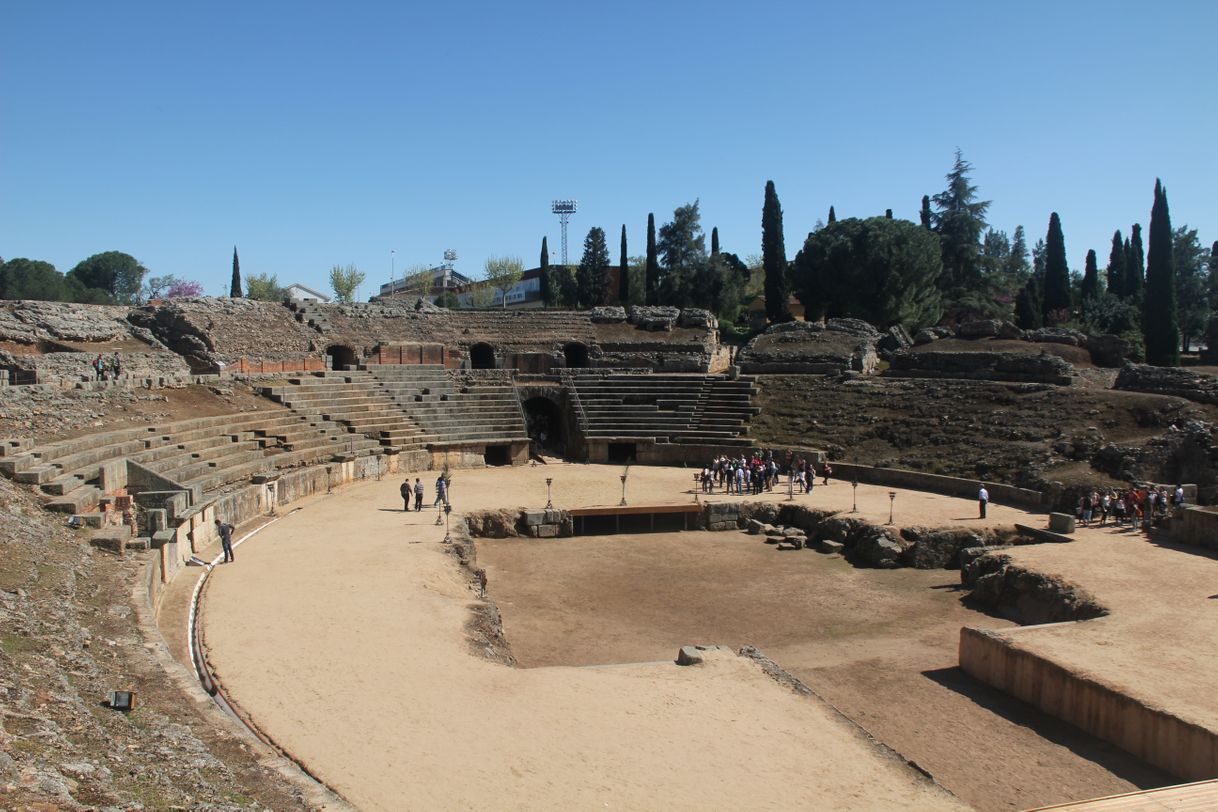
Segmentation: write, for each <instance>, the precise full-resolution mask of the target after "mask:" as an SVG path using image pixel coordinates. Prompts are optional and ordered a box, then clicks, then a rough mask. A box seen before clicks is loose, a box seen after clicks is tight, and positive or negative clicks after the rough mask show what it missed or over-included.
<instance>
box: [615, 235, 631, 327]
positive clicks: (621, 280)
mask: <svg viewBox="0 0 1218 812" xmlns="http://www.w3.org/2000/svg"><path fill="white" fill-rule="evenodd" d="M617 300H618V304H620V305H622V306H623V307H625V306H626V305H628V304H630V266H629V264H628V263H627V261H626V224H625V223H622V253H621V254H620V255H619V256H618V261H617Z"/></svg>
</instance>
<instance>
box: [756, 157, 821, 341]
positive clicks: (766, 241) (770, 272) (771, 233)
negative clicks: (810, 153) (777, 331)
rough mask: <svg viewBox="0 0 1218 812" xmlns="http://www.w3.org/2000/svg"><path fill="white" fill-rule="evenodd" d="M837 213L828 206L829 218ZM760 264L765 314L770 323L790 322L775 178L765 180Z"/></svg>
mask: <svg viewBox="0 0 1218 812" xmlns="http://www.w3.org/2000/svg"><path fill="white" fill-rule="evenodd" d="M835 219H837V218H836V216H835V215H834V213H833V207H832V206H830V207H829V221H830V222H833V221H834V220H835ZM761 267H762V268H763V269H764V271H765V315H766V318H767V319H769V321H770V322H772V323H777V322H780V321H789V320H790V318H791V314H790V311H788V310H787V297H788V296H789V295H790V287H789V283H788V281H787V248H786V243H785V242H784V240H783V237H782V204H781V203H779V202H778V193H777V192H776V191H775V190H774V181H772V180H767V181H766V183H765V203H764V204H763V205H762V207H761Z"/></svg>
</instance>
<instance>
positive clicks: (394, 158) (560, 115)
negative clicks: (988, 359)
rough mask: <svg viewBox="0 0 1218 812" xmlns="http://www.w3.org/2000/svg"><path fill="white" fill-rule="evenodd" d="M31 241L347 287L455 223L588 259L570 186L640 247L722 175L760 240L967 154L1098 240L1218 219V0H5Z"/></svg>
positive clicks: (982, 179) (898, 209)
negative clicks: (347, 269)
mask: <svg viewBox="0 0 1218 812" xmlns="http://www.w3.org/2000/svg"><path fill="white" fill-rule="evenodd" d="M0 31H3V32H4V43H3V46H2V47H0V111H2V115H3V118H2V121H0V256H3V257H5V258H6V259H7V258H12V257H20V256H26V257H30V258H34V259H45V260H48V261H50V262H52V263H54V265H55V266H56V267H57V268H59V269H60V270H61V271H65V272H66V271H67V270H70V269H71V268H72V266H73V265H75V264H76V263H77V262H78V261H80V260H81V259H83V258H84V257H86V256H88V255H90V254H93V253H97V252H100V251H107V250H119V251H125V252H127V253H130V254H133V255H134V256H136V257H137V258H139V259H140V260H141V261H142V262H144V264H145V265H147V266H148V268H149V269H150V270H151V271H152V272H153V273H155V274H169V273H171V274H174V275H177V276H180V277H184V278H188V279H195V280H198V281H200V282H202V283H203V284H204V286H205V288H206V290H207V292H208V293H212V294H222V293H227V290H228V279H229V273H230V260H231V256H232V249H233V245H234V244H235V245H237V247H238V249H239V251H240V256H241V267H242V271H243V272H244V273H246V274H250V273H274V274H277V275H278V277H279V280H280V281H281V282H283V283H287V282H294V281H299V282H303V283H305V284H307V285H310V286H312V287H316V288H319V289H323V290H328V271H329V268H330V266H331V265H333V264H335V263H341V264H346V263H355V264H356V265H357V266H359V268H360V269H362V270H364V271H365V272H366V273H367V274H368V282H367V283H365V285H364V287H363V289H362V291H361V292H362V294H363V295H364V296H365V297H366V296H367V295H368V294H369V293H371V292H373V290H374V283H380V282H383V281H386V280H387V278H388V276H389V272H390V264H391V261H390V251H391V250H393V251H395V252H396V255H395V263H396V267H397V271H398V273H399V274H400V273H401V271H402V269H403V267H408V266H412V265H418V264H423V263H435V262H438V261H439V260H440V258H441V254H442V252H443V251H444V249H446V248H454V249H456V250H457V251H458V252H459V254H460V257H461V258H460V261H459V262H458V263H457V268H458V270H461V271H463V272H465V273H469V274H471V275H474V276H478V275H480V273H481V267H482V263H483V261H484V260H485V259H486V257H488V256H491V255H503V254H507V255H516V256H520V257H521V258H522V259H523V260H524V261H525V263H526V267H527V266H532V265H534V264H536V261H537V256H538V252H539V248H540V243H541V238H542V236H543V235H545V236H548V237H549V243H550V256H551V258H552V260H554V261H557V259H558V254H559V245H558V243H559V228H558V221H557V218H556V217H555V216H554V215H552V214H551V213H550V201H551V200H552V199H554V198H566V197H570V198H576V199H578V200H579V204H580V208H579V213H578V214H576V215H575V216H574V217H573V219H572V221H571V229H570V241H571V252H570V253H571V255H572V257H571V258H572V261H577V260H578V257H579V254H580V253H581V246H582V241H583V237H584V235H585V234H586V232H587V230H588V228H589V227H591V226H594V225H599V226H601V227H603V228H604V229H605V231H606V232H607V233H608V235H609V243H610V246H611V253H612V255H613V258H614V259H615V260H616V257H617V235H618V229H619V228H620V227H621V225H622V224H623V223H625V224H626V226H627V230H628V233H629V238H630V253H631V254H641V253H643V244H644V236H645V227H646V219H647V213H648V212H655V214H656V220H657V223H658V224H659V223H663V222H665V221H666V220H667V219H669V218H670V217H671V214H672V210H673V209H674V208H675V207H676V206H679V205H681V204H683V203H685V202H688V201H692V200H693V199H695V198H700V199H701V206H702V221H703V225H704V226H705V228H706V230H707V232H708V234H709V232H710V228H711V226H716V225H717V226H718V227H719V231H720V235H721V238H722V242H723V247H724V249H725V250H729V251H734V252H736V253H738V254H740V255H741V256H745V255H748V254H753V253H759V252H760V240H761V228H760V223H761V204H762V192H763V188H764V185H765V182H766V180H767V179H773V180H774V182H775V183H776V185H777V189H778V194H779V197H780V199H781V201H782V204H783V208H784V211H785V229H786V235H787V240H786V243H787V253H788V255H789V256H791V257H794V255H795V253H796V251H797V250H798V249H799V247H800V246H801V245H802V241H803V237H804V236H806V234H807V232H808V231H809V230H810V229H811V228H812V226H813V224H814V223H815V222H816V220H817V219H818V218H821V219H823V218H824V217H825V216H826V213H827V211H828V209H829V206H830V205H831V204H832V205H834V206H835V207H836V210H837V213H838V216H839V217H848V216H869V215H873V214H882V213H883V211H884V209H885V208H888V207H891V208H892V209H893V210H894V212H895V213H896V215H897V216H898V217H908V218H910V219H915V220H916V219H917V211H918V206H919V201H920V199H921V196H922V195H923V194H933V193H935V192H937V191H939V190H940V189H942V188H943V186H944V181H943V176H944V174H945V173H946V172H947V171H948V170H949V168H950V166H951V162H952V158H953V151H954V150H955V149H956V147H957V146H958V147H960V148H961V149H962V150H963V151H964V155H965V158H966V159H967V160H969V161H971V162H972V163H973V165H974V173H973V179H974V182H975V183H976V184H977V185H978V186H979V187H980V193H981V196H982V197H983V198H985V199H989V200H992V201H993V205H992V207H991V209H990V216H989V219H990V222H991V224H992V225H993V226H994V227H997V228H1002V229H1005V230H1006V231H1008V232H1011V231H1013V230H1014V228H1015V226H1016V225H1018V224H1023V225H1024V226H1025V228H1026V230H1027V232H1028V236H1029V243H1032V242H1035V240H1036V239H1037V238H1038V237H1043V236H1044V233H1045V230H1046V227H1047V224H1048V220H1049V213H1050V212H1051V211H1057V212H1059V213H1060V215H1061V218H1062V223H1063V227H1064V230H1065V235H1066V248H1067V251H1068V254H1069V258H1070V262H1071V265H1072V266H1074V267H1078V268H1081V267H1082V264H1083V257H1084V254H1085V253H1086V251H1087V249H1088V248H1095V249H1096V251H1097V252H1098V253H1099V255H1100V264H1101V266H1102V265H1103V264H1104V262H1105V261H1106V258H1107V254H1108V246H1109V242H1110V240H1111V235H1112V232H1113V230H1114V229H1116V228H1121V229H1122V230H1123V231H1124V232H1126V233H1128V229H1129V225H1130V224H1131V223H1134V222H1141V223H1143V225H1144V226H1145V224H1146V223H1147V222H1148V220H1149V212H1150V206H1151V198H1152V192H1153V188H1154V182H1155V178H1156V177H1161V178H1162V179H1163V182H1164V184H1165V185H1166V187H1167V190H1168V197H1169V200H1170V204H1171V213H1172V219H1173V224H1175V225H1177V226H1178V225H1180V224H1182V223H1188V224H1190V225H1192V226H1193V227H1196V228H1199V229H1200V236H1201V239H1202V241H1203V243H1204V244H1205V245H1209V244H1210V243H1211V242H1213V241H1214V240H1215V239H1218V44H1216V43H1218V2H1215V0H1196V1H1195V2H1189V1H1188V0H1180V1H1179V2H1167V3H1159V4H1147V3H1144V2H1138V3H1133V2H1060V0H1059V1H1058V2H1028V3H1020V4H1018V6H1012V5H1009V4H1003V5H1000V4H990V3H977V2H952V3H936V2H924V3H907V2H877V3H868V4H847V3H841V2H835V3H821V2H771V3H758V4H753V5H746V4H742V3H738V2H699V3H693V2H687V3H666V2H619V3H615V4H605V3H598V4H584V3H575V2H567V3H549V2H546V3H541V2H527V0H523V1H522V2H518V3H502V2H494V3H490V2H487V3H456V2H450V3H389V2H385V3H358V2H353V3H342V4H339V3H324V4H322V3H313V2H297V3H270V2H242V3H227V2H210V3H193V4H186V3H167V2H155V3H154V2H146V3H135V2H122V0H117V1H116V2H113V3H97V2H72V3H68V2H54V0H46V2H18V1H17V0H13V1H12V2H7V3H4V4H3V6H2V7H0Z"/></svg>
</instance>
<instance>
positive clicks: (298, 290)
mask: <svg viewBox="0 0 1218 812" xmlns="http://www.w3.org/2000/svg"><path fill="white" fill-rule="evenodd" d="M283 292H284V294H285V295H287V297H288V298H289V299H291V300H292V301H293V302H303V301H304V300H305V299H316V300H317V301H319V302H328V301H330V297H329V296H327V295H326V294H324V293H319V292H318V291H315V290H313V288H310V287H308V286H306V285H302V284H300V283H299V282H293V283H292V284H290V285H288V286H287V287H286V288H284V289H283Z"/></svg>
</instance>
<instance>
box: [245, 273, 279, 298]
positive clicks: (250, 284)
mask: <svg viewBox="0 0 1218 812" xmlns="http://www.w3.org/2000/svg"><path fill="white" fill-rule="evenodd" d="M286 295H287V291H286V290H285V289H284V288H283V287H281V286H280V284H279V277H278V275H276V274H273V273H272V274H265V273H255V274H250V275H249V276H247V277H245V297H246V298H247V299H258V300H260V301H263V302H279V301H282V300H283V297H284V296H286Z"/></svg>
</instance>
